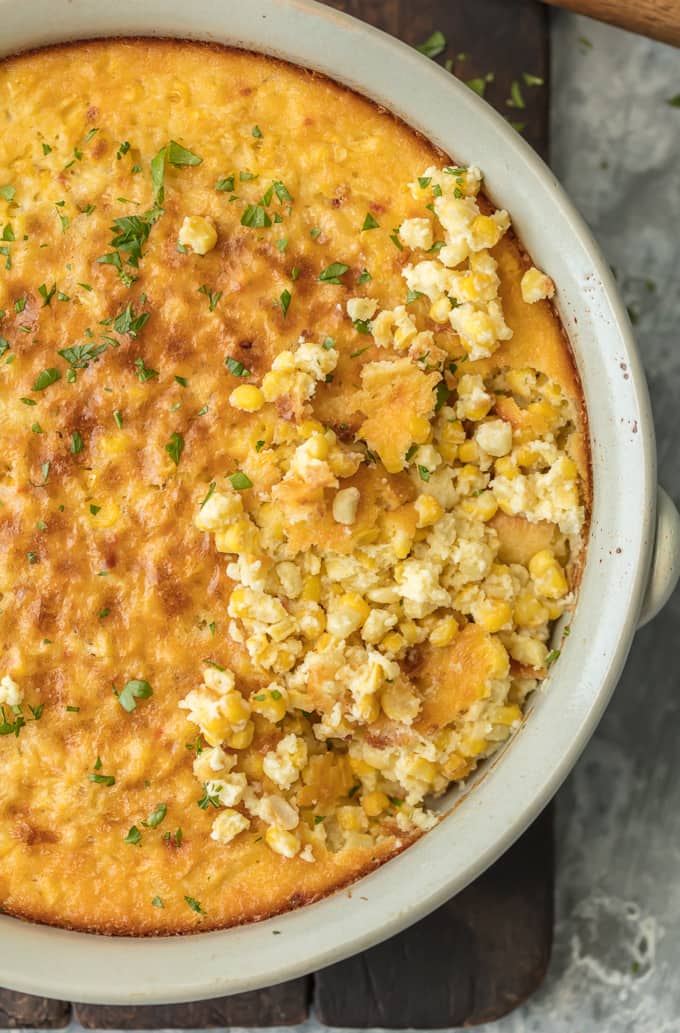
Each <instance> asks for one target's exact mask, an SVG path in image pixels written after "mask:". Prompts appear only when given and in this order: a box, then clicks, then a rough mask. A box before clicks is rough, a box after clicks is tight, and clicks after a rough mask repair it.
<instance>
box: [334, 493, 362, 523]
mask: <svg viewBox="0 0 680 1033" xmlns="http://www.w3.org/2000/svg"><path fill="white" fill-rule="evenodd" d="M359 497H360V496H359V489H358V488H354V487H351V488H341V489H340V491H337V492H336V493H335V497H334V499H333V519H334V520H335V521H336V523H338V524H347V525H349V524H353V523H354V521H355V520H356V517H357V510H358V508H359Z"/></svg>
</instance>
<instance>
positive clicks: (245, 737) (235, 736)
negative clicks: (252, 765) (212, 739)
mask: <svg viewBox="0 0 680 1033" xmlns="http://www.w3.org/2000/svg"><path fill="white" fill-rule="evenodd" d="M254 734H255V725H254V724H253V722H252V721H249V722H248V724H247V725H246V726H245V728H244V729H243V731H242V732H232V733H231V735H228V736H227V737H226V739H225V742H226V744H227V746H228V747H229V749H231V750H246V749H247V748H248V747H249V746H250V744H251V742H252V741H253V736H254Z"/></svg>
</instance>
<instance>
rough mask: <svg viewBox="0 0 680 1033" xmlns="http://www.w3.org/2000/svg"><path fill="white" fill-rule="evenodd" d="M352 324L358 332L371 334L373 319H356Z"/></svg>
mask: <svg viewBox="0 0 680 1033" xmlns="http://www.w3.org/2000/svg"><path fill="white" fill-rule="evenodd" d="M352 326H353V327H354V329H355V330H356V332H357V333H358V334H370V332H371V321H370V320H369V319H355V320H353V321H352Z"/></svg>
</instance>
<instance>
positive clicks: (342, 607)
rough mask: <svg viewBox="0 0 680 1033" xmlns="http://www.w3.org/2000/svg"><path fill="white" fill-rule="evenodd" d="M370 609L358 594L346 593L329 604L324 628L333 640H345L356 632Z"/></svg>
mask: <svg viewBox="0 0 680 1033" xmlns="http://www.w3.org/2000/svg"><path fill="white" fill-rule="evenodd" d="M370 612H371V608H370V606H369V605H368V603H367V602H366V600H365V599H363V598H362V596H360V595H359V593H358V592H346V593H345V594H344V595H341V596H340V597H339V598H338V599H335V600H333V601H332V602H331V604H330V606H329V608H328V615H327V617H326V626H327V628H328V630H329V632H330V633H331V635H333V636H335V638H347V637H348V636H349V635H351V634H352V633H353V632H354V631H358V630H359V628H360V627H361V625H362V624H363V623H364V621H365V620H366V618H367V617H368V615H369V613H370Z"/></svg>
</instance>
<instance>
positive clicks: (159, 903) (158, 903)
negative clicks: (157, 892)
mask: <svg viewBox="0 0 680 1033" xmlns="http://www.w3.org/2000/svg"><path fill="white" fill-rule="evenodd" d="M151 907H160V908H164V907H165V904H164V903H163V901H162V900H161V898H160V897H154V898H153V900H152V901H151Z"/></svg>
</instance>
